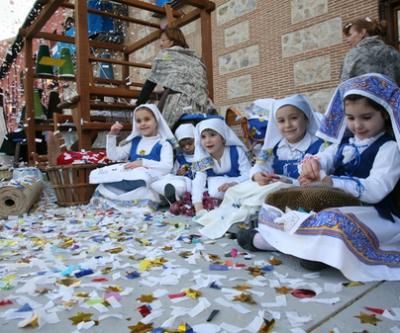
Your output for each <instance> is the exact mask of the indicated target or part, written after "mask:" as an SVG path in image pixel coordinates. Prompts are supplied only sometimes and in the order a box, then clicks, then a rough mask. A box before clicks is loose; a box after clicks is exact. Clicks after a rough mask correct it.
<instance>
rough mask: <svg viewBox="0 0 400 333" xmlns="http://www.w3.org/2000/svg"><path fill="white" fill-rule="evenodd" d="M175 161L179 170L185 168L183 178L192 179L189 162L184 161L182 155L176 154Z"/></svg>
mask: <svg viewBox="0 0 400 333" xmlns="http://www.w3.org/2000/svg"><path fill="white" fill-rule="evenodd" d="M176 160H177V161H178V163H179V167H180V168H182V167H186V168H187V171H186V173H185V174H184V176H185V177H188V178H190V179H193V178H194V175H193V172H192V163H191V162H188V161H187V160H186V158H185V155H183V154H177V155H176Z"/></svg>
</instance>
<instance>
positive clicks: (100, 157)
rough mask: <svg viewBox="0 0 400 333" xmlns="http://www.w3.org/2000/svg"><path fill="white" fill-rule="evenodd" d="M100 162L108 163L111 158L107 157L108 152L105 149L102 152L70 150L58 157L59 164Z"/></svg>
mask: <svg viewBox="0 0 400 333" xmlns="http://www.w3.org/2000/svg"><path fill="white" fill-rule="evenodd" d="M78 162H79V163H82V164H83V163H86V164H98V163H108V162H109V160H108V159H107V157H106V153H105V152H104V151H101V152H93V151H85V152H78V151H68V152H64V153H62V154H61V155H60V156H58V157H57V164H58V165H70V164H79V163H78Z"/></svg>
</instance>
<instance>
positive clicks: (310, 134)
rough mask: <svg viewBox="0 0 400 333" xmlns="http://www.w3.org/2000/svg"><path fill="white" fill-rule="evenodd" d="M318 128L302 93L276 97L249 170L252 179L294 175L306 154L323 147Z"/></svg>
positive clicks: (270, 179) (263, 182) (261, 182)
mask: <svg viewBox="0 0 400 333" xmlns="http://www.w3.org/2000/svg"><path fill="white" fill-rule="evenodd" d="M318 128H319V118H318V116H317V113H316V112H314V110H313V108H312V106H311V104H310V103H309V101H308V100H307V98H306V97H305V96H303V95H293V96H289V97H286V98H282V99H280V100H277V101H276V102H275V104H274V108H273V112H272V114H271V115H270V121H269V123H268V128H267V132H266V135H265V139H264V145H263V148H262V150H261V153H260V155H259V157H258V158H257V162H256V164H255V165H254V166H253V168H252V169H251V171H250V176H251V179H252V180H253V181H255V182H257V183H258V184H259V185H266V184H269V183H270V182H273V181H276V180H277V179H279V176H284V177H288V178H292V181H294V180H295V179H297V178H298V177H299V172H298V164H299V162H301V160H302V159H303V158H304V156H305V155H306V154H310V155H314V154H317V153H318V152H319V151H320V149H321V148H322V146H321V145H322V143H323V141H322V140H321V139H319V138H317V137H316V136H315V133H316V131H317V130H318ZM281 179H284V178H283V177H281Z"/></svg>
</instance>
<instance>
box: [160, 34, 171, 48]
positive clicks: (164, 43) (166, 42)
mask: <svg viewBox="0 0 400 333" xmlns="http://www.w3.org/2000/svg"><path fill="white" fill-rule="evenodd" d="M172 46H174V42H173V41H172V40H170V39H169V38H168V37H167V35H166V34H165V33H162V34H161V36H160V48H161V49H167V48H169V47H172Z"/></svg>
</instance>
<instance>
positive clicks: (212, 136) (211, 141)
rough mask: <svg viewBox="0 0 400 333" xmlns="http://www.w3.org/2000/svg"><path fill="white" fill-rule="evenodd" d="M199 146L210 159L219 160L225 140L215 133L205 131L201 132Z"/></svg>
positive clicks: (209, 130) (208, 130)
mask: <svg viewBox="0 0 400 333" xmlns="http://www.w3.org/2000/svg"><path fill="white" fill-rule="evenodd" d="M201 145H202V146H203V147H204V149H205V150H206V151H207V152H208V153H209V154H210V155H211V156H212V157H214V158H219V157H221V156H222V153H223V151H224V147H225V140H224V138H223V137H222V136H221V135H220V134H218V133H217V132H215V131H213V130H211V129H206V130H204V131H203V132H201Z"/></svg>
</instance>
